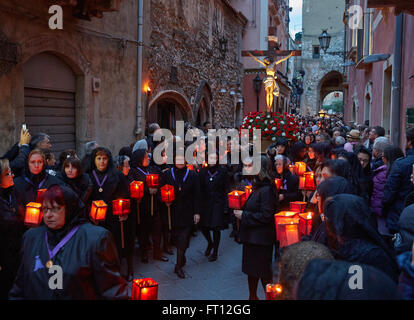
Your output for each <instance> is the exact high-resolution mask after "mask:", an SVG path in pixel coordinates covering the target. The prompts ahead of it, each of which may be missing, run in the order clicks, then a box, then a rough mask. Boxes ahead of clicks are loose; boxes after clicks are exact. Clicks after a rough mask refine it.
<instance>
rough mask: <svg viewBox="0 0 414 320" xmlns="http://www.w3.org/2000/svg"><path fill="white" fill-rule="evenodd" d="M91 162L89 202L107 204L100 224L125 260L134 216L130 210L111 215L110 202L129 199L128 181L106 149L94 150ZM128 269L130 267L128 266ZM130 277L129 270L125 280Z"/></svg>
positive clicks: (130, 245)
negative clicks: (103, 219) (128, 212)
mask: <svg viewBox="0 0 414 320" xmlns="http://www.w3.org/2000/svg"><path fill="white" fill-rule="evenodd" d="M91 161H92V162H91V166H90V167H91V172H90V179H91V180H92V183H93V188H92V194H91V197H90V200H91V202H93V201H96V200H103V201H104V202H105V203H106V204H107V206H108V207H107V211H106V217H105V221H104V222H101V223H100V224H101V226H102V227H104V228H105V229H107V230H109V231H110V232H111V233H112V235H113V237H114V240H115V244H116V248H117V250H118V256H119V258H120V259H122V258H123V257H125V258H126V257H127V256H128V253H129V252H130V251H131V250H133V244H131V243H132V241H131V239H130V238H131V237H132V234H131V232H130V229H131V225H132V224H133V223H134V214H133V211H132V210H131V211H130V214H129V215H123V216H116V215H113V212H112V201H113V200H117V199H129V198H130V192H129V185H128V180H127V178H126V177H125V176H124V175H123V174H122V173H121V172H119V171H118V170H116V169H115V167H114V163H113V159H112V154H111V152H110V151H109V150H108V149H107V148H104V147H98V148H96V149H94V150H93V152H92V156H91ZM121 222H123V223H124V248H122V235H121ZM129 267H131V266H130V265H129ZM132 277H133V270H131V269H130V268H129V270H128V276H127V277H126V278H127V279H128V280H132Z"/></svg>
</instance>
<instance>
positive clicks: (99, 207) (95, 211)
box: [90, 200, 108, 223]
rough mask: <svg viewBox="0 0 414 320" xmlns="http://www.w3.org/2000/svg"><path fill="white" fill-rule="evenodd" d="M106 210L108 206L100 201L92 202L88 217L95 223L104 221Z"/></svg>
mask: <svg viewBox="0 0 414 320" xmlns="http://www.w3.org/2000/svg"><path fill="white" fill-rule="evenodd" d="M107 209H108V205H107V204H106V203H105V202H104V201H102V200H97V201H93V202H92V206H91V212H90V217H91V219H92V220H93V221H94V222H95V223H97V222H99V221H105V217H106V210H107Z"/></svg>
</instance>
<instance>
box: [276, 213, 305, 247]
mask: <svg viewBox="0 0 414 320" xmlns="http://www.w3.org/2000/svg"><path fill="white" fill-rule="evenodd" d="M277 228H278V229H277V233H278V235H279V241H280V247H281V248H283V247H286V246H289V245H291V244H294V243H296V242H299V240H300V234H299V219H298V218H292V219H289V221H286V220H285V221H281V222H280V223H279V224H278V225H277Z"/></svg>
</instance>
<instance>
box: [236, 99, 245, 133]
mask: <svg viewBox="0 0 414 320" xmlns="http://www.w3.org/2000/svg"><path fill="white" fill-rule="evenodd" d="M234 119H235V120H234V126H235V127H236V128H240V126H241V125H242V123H243V113H242V106H241V103H240V102H237V104H236V108H235V117H234Z"/></svg>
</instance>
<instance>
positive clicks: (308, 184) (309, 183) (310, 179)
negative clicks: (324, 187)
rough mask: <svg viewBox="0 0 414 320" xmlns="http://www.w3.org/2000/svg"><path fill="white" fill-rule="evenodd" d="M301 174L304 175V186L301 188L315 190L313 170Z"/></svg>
mask: <svg viewBox="0 0 414 320" xmlns="http://www.w3.org/2000/svg"><path fill="white" fill-rule="evenodd" d="M303 176H304V177H305V186H304V188H303V189H304V190H309V191H313V190H316V186H315V179H314V174H313V172H306V173H304V175H303Z"/></svg>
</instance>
